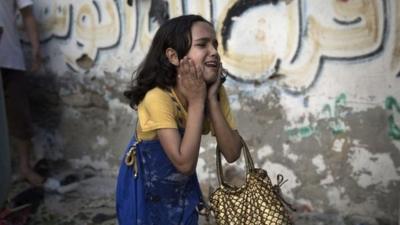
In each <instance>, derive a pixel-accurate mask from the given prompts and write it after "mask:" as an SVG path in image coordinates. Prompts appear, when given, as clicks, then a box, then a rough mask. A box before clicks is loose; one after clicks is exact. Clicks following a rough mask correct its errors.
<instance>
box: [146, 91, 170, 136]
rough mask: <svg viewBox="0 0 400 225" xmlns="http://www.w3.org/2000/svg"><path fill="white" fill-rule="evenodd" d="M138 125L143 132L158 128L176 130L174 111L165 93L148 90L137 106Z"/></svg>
mask: <svg viewBox="0 0 400 225" xmlns="http://www.w3.org/2000/svg"><path fill="white" fill-rule="evenodd" d="M138 115H139V123H140V127H141V130H142V131H143V132H149V131H153V130H157V129H160V128H177V124H176V119H175V118H176V110H175V106H174V104H173V102H172V99H171V97H170V96H169V94H168V93H167V91H165V90H162V89H160V88H154V89H152V90H150V91H149V92H148V93H147V94H146V96H145V97H144V99H143V100H142V102H141V103H140V104H139V106H138Z"/></svg>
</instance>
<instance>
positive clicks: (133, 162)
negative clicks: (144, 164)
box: [125, 142, 139, 177]
mask: <svg viewBox="0 0 400 225" xmlns="http://www.w3.org/2000/svg"><path fill="white" fill-rule="evenodd" d="M138 143H139V142H135V143H134V144H133V145H132V146H131V147H130V148H129V150H128V152H127V153H126V156H125V164H126V165H127V166H133V176H135V177H137V175H138V163H137V158H136V145H137V144H138Z"/></svg>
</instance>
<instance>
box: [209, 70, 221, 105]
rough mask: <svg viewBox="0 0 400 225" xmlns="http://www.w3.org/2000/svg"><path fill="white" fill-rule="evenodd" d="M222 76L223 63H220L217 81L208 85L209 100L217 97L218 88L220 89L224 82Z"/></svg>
mask: <svg viewBox="0 0 400 225" xmlns="http://www.w3.org/2000/svg"><path fill="white" fill-rule="evenodd" d="M221 76H222V64H220V65H219V68H218V73H217V79H216V80H215V82H214V83H213V84H211V85H210V86H209V87H208V90H207V98H208V99H209V100H212V99H217V96H218V90H219V87H220V86H221V84H222V80H221Z"/></svg>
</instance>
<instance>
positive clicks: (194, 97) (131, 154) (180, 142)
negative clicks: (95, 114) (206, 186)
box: [116, 15, 242, 225]
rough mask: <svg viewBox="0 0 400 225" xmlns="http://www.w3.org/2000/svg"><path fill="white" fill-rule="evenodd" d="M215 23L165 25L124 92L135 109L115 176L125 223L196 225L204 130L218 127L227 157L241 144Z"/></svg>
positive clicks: (183, 19)
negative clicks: (132, 128) (130, 133)
mask: <svg viewBox="0 0 400 225" xmlns="http://www.w3.org/2000/svg"><path fill="white" fill-rule="evenodd" d="M217 47H218V42H217V40H216V34H215V31H214V29H213V26H212V24H211V23H210V22H208V21H206V20H205V19H204V18H203V17H201V16H198V15H185V16H180V17H176V18H173V19H170V20H168V21H167V22H165V23H164V24H163V25H162V26H161V27H160V28H159V30H158V31H157V32H156V34H155V36H154V39H153V41H152V44H151V46H150V49H149V52H148V53H147V55H146V57H145V59H144V61H143V62H142V64H141V65H140V66H139V68H138V70H137V76H136V79H135V80H134V82H133V85H132V86H131V88H130V90H129V91H127V92H125V95H126V96H127V97H128V98H129V99H130V104H131V107H133V108H134V109H135V110H137V113H138V114H137V115H138V123H137V127H136V137H134V138H132V140H131V143H129V145H128V148H127V150H126V153H125V157H124V160H123V162H122V165H121V168H120V171H119V175H118V181H117V194H116V195H117V196H116V202H117V206H116V207H117V217H118V221H119V224H120V225H138V224H146V225H194V224H197V220H198V208H197V206H199V205H200V204H201V191H200V186H199V183H198V180H197V176H196V173H195V169H196V164H197V160H198V156H199V149H200V141H201V135H202V134H207V133H208V132H210V131H211V132H212V134H213V135H214V136H215V137H216V140H217V143H218V146H219V147H220V149H221V152H222V154H223V155H224V157H225V159H226V160H227V161H228V162H233V161H235V160H236V159H237V158H238V157H239V156H240V149H241V146H242V145H241V142H240V137H239V134H238V132H237V131H236V125H235V123H234V120H233V117H232V115H231V111H230V107H229V102H228V98H227V95H226V92H225V89H224V87H223V86H222V81H221V71H222V67H221V62H220V57H219V55H218V52H217Z"/></svg>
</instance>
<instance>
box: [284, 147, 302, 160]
mask: <svg viewBox="0 0 400 225" xmlns="http://www.w3.org/2000/svg"><path fill="white" fill-rule="evenodd" d="M282 149H283V155H284V156H285V157H287V158H288V159H290V160H291V161H292V162H294V163H295V162H297V160H298V159H299V156H298V155H296V154H294V153H292V152H290V147H289V145H288V144H286V143H283V144H282Z"/></svg>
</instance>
